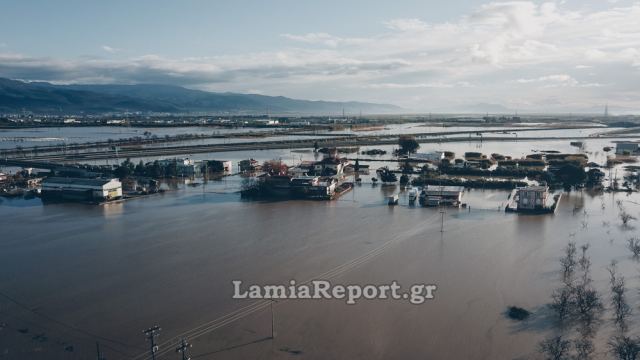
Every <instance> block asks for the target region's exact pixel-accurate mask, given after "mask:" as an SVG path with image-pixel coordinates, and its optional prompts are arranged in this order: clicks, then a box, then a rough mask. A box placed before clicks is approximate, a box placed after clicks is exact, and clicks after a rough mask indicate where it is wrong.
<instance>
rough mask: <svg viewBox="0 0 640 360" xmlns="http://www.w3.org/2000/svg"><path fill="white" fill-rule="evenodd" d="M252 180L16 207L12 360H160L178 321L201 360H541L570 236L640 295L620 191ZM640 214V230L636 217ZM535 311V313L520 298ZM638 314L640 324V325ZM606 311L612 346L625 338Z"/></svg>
mask: <svg viewBox="0 0 640 360" xmlns="http://www.w3.org/2000/svg"><path fill="white" fill-rule="evenodd" d="M240 182H241V180H240V179H238V178H230V179H228V180H226V181H223V182H212V183H209V184H208V185H207V187H206V188H202V187H196V188H191V187H186V188H183V189H181V190H179V191H175V192H169V193H166V194H164V195H161V196H155V197H149V198H146V199H139V200H135V201H129V202H125V203H121V204H110V205H106V206H87V205H79V204H51V205H42V204H41V203H40V201H39V200H37V199H35V200H6V199H5V200H4V201H3V202H2V204H0V234H1V235H0V268H1V272H0V292H1V293H2V296H0V359H86V358H95V347H96V342H99V343H100V346H101V349H102V351H103V352H104V354H105V356H106V358H108V359H146V358H148V356H147V355H146V351H147V349H148V343H146V342H145V339H144V336H143V334H142V330H143V329H146V328H148V327H151V326H153V325H156V324H158V325H160V326H161V327H162V331H161V333H160V336H159V338H158V341H159V343H160V353H159V356H158V358H159V359H174V358H177V357H176V356H177V354H176V353H175V350H174V349H175V347H176V345H177V342H178V339H179V338H180V337H181V336H185V337H186V338H187V339H188V340H189V341H190V342H192V343H193V348H191V354H192V358H194V359H272V358H276V359H288V358H291V357H296V356H297V357H300V358H304V359H391V358H404V359H425V358H427V359H511V358H521V359H529V358H532V359H535V358H539V354H538V353H537V344H538V342H539V341H540V340H542V339H543V338H545V337H547V336H550V335H551V334H554V333H555V332H556V331H557V330H556V326H555V324H554V322H553V321H552V320H551V319H550V315H549V312H548V311H547V310H546V304H548V303H549V301H550V296H551V292H552V290H553V289H554V288H556V287H558V286H559V284H560V281H559V280H560V279H559V277H560V275H559V263H558V258H559V257H560V255H561V251H562V248H563V247H564V246H566V244H567V242H568V241H569V240H570V239H571V240H575V241H576V243H577V244H578V245H581V244H584V243H589V244H590V246H591V247H590V249H589V253H590V255H591V257H592V262H593V265H592V272H593V274H592V276H593V278H594V284H595V286H596V288H597V289H598V290H600V293H601V296H602V298H603V301H604V302H605V304H608V301H609V292H608V290H607V289H608V285H607V281H608V273H607V272H606V269H605V267H606V266H607V265H608V264H609V263H610V261H611V260H613V259H615V260H617V261H618V262H619V268H620V270H621V272H622V273H623V274H624V275H625V276H626V280H627V286H628V296H629V302H630V303H631V304H632V307H633V308H634V310H636V309H637V308H638V305H639V304H640V302H639V300H640V299H638V294H637V291H636V289H637V288H638V287H639V286H640V281H639V279H638V276H637V270H636V268H637V265H638V264H637V262H636V261H635V260H634V259H632V258H631V257H630V256H629V255H630V254H629V251H628V250H627V249H626V241H627V238H628V237H630V236H634V235H636V234H637V231H636V230H635V229H634V228H633V227H631V228H625V227H622V226H621V224H620V221H619V220H618V212H619V207H618V205H617V204H616V202H617V200H620V201H622V204H623V205H624V207H625V209H626V211H628V212H629V213H631V214H634V215H635V216H638V215H639V210H640V206H639V205H638V203H640V199H639V198H638V196H637V195H630V196H628V195H627V194H622V193H618V194H608V193H607V194H595V195H594V194H589V193H587V192H572V193H570V194H565V196H564V197H563V200H562V202H561V204H560V207H559V209H558V211H557V213H556V214H555V215H545V216H522V215H517V214H505V213H504V212H500V211H498V207H499V206H500V205H502V204H503V203H504V202H505V201H506V198H507V195H508V193H507V192H504V191H481V190H475V191H467V192H466V193H465V195H464V199H465V202H467V203H469V204H470V205H471V211H469V210H467V209H459V210H458V209H455V210H454V209H448V210H447V211H446V214H445V217H444V232H443V233H441V232H440V221H441V215H440V213H439V211H438V209H430V208H420V207H410V206H408V205H407V199H406V194H404V193H403V194H402V195H401V197H400V205H399V206H397V207H389V206H387V205H386V204H385V201H384V196H385V195H386V194H389V193H391V192H393V191H398V188H394V189H388V188H386V189H385V188H383V187H380V186H378V187H372V186H371V185H369V184H364V185H362V186H360V187H356V188H355V190H354V191H353V192H351V193H347V194H346V195H344V196H343V197H342V198H341V199H339V200H337V201H333V202H314V201H282V202H256V201H243V200H241V199H240V198H239V195H238V194H236V193H234V191H235V190H237V189H238V188H239V186H240ZM634 223H635V222H633V223H632V226H633V225H634ZM314 278H320V279H329V280H331V281H332V282H334V283H340V284H362V285H364V284H386V283H390V282H391V281H393V280H396V281H398V283H400V284H401V285H403V286H409V285H411V284H415V283H427V284H431V283H433V284H437V285H438V289H437V291H436V292H435V299H433V300H429V301H426V302H425V303H423V304H421V305H412V304H410V303H409V302H407V301H404V300H360V301H359V302H358V303H356V304H355V305H347V304H345V302H344V300H289V301H280V302H278V303H276V304H275V305H274V306H273V318H274V325H275V331H276V337H275V339H271V338H270V336H271V316H272V315H271V311H270V306H269V304H268V303H266V302H260V301H256V300H234V299H232V297H231V296H232V292H233V287H232V285H231V281H232V280H242V281H244V282H245V283H247V284H286V283H287V282H288V281H289V280H291V279H295V280H296V281H298V282H303V281H306V280H309V279H314ZM510 305H517V306H520V307H524V308H526V309H528V310H530V311H533V315H532V317H531V318H530V319H529V320H527V321H525V322H515V321H512V320H510V319H508V318H506V317H505V314H504V313H505V311H506V309H507V307H508V306H510ZM638 313H639V312H638V311H635V312H634V314H633V316H632V321H631V326H630V332H631V333H634V332H635V333H637V332H638V326H637V324H638V322H637V318H638ZM611 317H612V315H611V314H610V313H609V312H608V311H605V312H604V313H603V315H602V317H601V321H600V323H599V329H598V333H597V335H596V337H595V340H594V344H595V346H596V351H597V352H598V354H599V356H605V354H606V351H607V346H606V342H607V339H608V337H609V336H610V335H611V334H612V332H613V327H612V325H611Z"/></svg>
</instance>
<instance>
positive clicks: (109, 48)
mask: <svg viewBox="0 0 640 360" xmlns="http://www.w3.org/2000/svg"><path fill="white" fill-rule="evenodd" d="M101 47H102V50H104V51H106V52H108V53H110V54H114V53H117V52H119V51H120V49H117V48H114V47H111V46H109V45H102V46H101Z"/></svg>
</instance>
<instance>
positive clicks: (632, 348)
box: [609, 336, 640, 360]
mask: <svg viewBox="0 0 640 360" xmlns="http://www.w3.org/2000/svg"><path fill="white" fill-rule="evenodd" d="M609 349H610V350H611V353H612V354H613V356H615V358H616V359H619V360H636V359H638V358H639V355H640V340H639V339H637V338H630V337H626V336H614V337H613V338H612V339H611V340H610V341H609Z"/></svg>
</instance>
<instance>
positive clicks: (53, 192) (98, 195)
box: [42, 177, 122, 201]
mask: <svg viewBox="0 0 640 360" xmlns="http://www.w3.org/2000/svg"><path fill="white" fill-rule="evenodd" d="M42 196H43V197H49V198H61V199H66V200H78V201H109V200H116V199H120V198H122V183H121V182H120V181H119V180H118V179H83V178H66V177H50V178H46V179H45V180H43V181H42Z"/></svg>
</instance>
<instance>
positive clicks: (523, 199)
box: [516, 186, 549, 211]
mask: <svg viewBox="0 0 640 360" xmlns="http://www.w3.org/2000/svg"><path fill="white" fill-rule="evenodd" d="M548 196H549V187H547V186H527V187H523V188H519V189H517V192H516V201H517V204H518V207H517V209H518V211H523V210H524V211H527V210H543V209H545V208H546V207H547V197H548Z"/></svg>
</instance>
